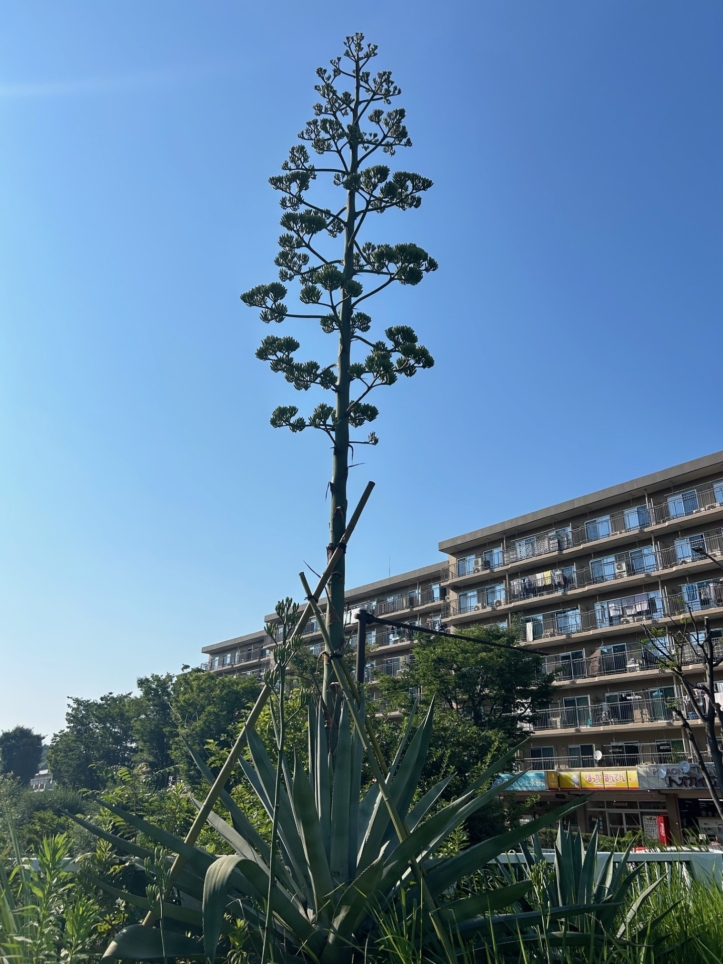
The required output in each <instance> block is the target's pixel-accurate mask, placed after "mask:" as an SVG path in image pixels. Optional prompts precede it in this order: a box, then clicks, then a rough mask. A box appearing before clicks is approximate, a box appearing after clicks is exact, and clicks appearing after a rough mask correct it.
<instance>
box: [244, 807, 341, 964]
mask: <svg viewBox="0 0 723 964" xmlns="http://www.w3.org/2000/svg"><path fill="white" fill-rule="evenodd" d="M309 792H311V790H310V791H309ZM238 869H239V870H240V871H241V872H242V873H243V875H244V877H246V878H247V879H248V880H249V882H250V883H251V884H252V886H253V887H254V888H255V890H256V891H257V892H258V893H259V894H263V895H264V900H265V899H266V893H267V890H268V885H269V878H268V874H267V873H265V872H264V871H263V870H262V869H261V867H259V865H258V864H257V863H254V862H253V861H243V860H242V861H241V862H240V863H239V865H238ZM273 904H274V914H275V916H276V918H277V919H278V920H280V921H281V923H282V924H283V925H284V927H285V928H286V929H287V931H288V932H289V933H290V934H293V935H294V937H295V938H296V940H297V941H298V942H299V944H300V945H302V946H305V947H307V948H308V949H309V952H310V953H311V954H312V955H316V956H318V953H319V951H320V949H321V947H322V946H323V943H324V941H325V940H326V936H325V934H324V933H323V931H321V930H318V929H316V928H314V926H313V924H311V922H310V921H309V919H308V917H305V916H304V914H302V913H301V911H300V910H299V909H298V908H297V907H296V905H295V904H294V903H293V902H292V901H291V900H289V898H288V897H287V896H286V895H285V894H284V893H283V891H282V890H280V889H279V888H278V887H277V888H275V890H274V897H273Z"/></svg>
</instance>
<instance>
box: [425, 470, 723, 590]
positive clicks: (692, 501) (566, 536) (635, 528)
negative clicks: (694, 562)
mask: <svg viewBox="0 0 723 964" xmlns="http://www.w3.org/2000/svg"><path fill="white" fill-rule="evenodd" d="M721 506H723V482H720V483H716V484H715V485H713V486H710V487H700V488H690V489H686V490H684V491H681V492H677V493H671V494H670V495H669V496H666V500H665V502H661V503H657V504H650V505H647V506H641V507H631V508H630V509H623V510H621V511H619V512H611V513H609V514H607V515H605V516H602V517H599V518H598V519H589V520H588V521H587V522H585V523H583V524H582V525H580V526H576V527H575V528H567V529H557V530H554V531H549V532H544V533H538V534H536V535H532V536H527V537H524V538H520V539H518V540H516V544H515V545H513V546H511V547H509V548H507V549H505V550H504V551H498V552H497V554H496V559H497V560H499V563H498V564H497V565H496V564H495V556H492V557H489V556H488V558H486V559H485V558H484V557H483V556H475V557H474V559H472V558H471V557H466V558H464V559H458V560H457V561H456V564H455V563H453V564H452V565H451V566H450V568H449V570H448V571H447V572H446V573H444V575H443V576H442V579H443V581H447V580H449V579H457V578H459V577H461V576H469V575H474V574H477V573H482V574H483V573H485V572H491V571H493V570H494V569H496V568H498V567H499V566H509V565H512V564H514V563H519V562H524V561H525V560H526V559H531V558H534V557H535V556H546V555H549V554H550V553H561V552H564V550H565V549H571V548H573V547H575V546H580V545H585V544H587V543H595V542H599V541H600V540H602V539H608V538H610V537H612V536H617V535H622V534H625V533H629V534H630V535H634V534H635V533H636V532H640V531H644V530H645V529H648V528H650V527H651V526H656V525H662V524H664V523H666V522H671V521H674V520H676V519H682V518H686V517H688V516H691V515H695V514H697V513H702V512H707V511H709V510H711V509H715V508H720V507H721ZM638 508H639V509H640V510H641V511H640V512H638V511H637V509H638Z"/></svg>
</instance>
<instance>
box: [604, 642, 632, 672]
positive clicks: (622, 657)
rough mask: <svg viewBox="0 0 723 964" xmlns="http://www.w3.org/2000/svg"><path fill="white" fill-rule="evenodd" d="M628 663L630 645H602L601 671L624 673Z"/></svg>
mask: <svg viewBox="0 0 723 964" xmlns="http://www.w3.org/2000/svg"><path fill="white" fill-rule="evenodd" d="M627 665H628V647H627V645H626V644H625V643H614V644H613V645H612V646H601V647H600V672H601V673H602V674H605V673H622V672H624V671H625V669H626V668H627Z"/></svg>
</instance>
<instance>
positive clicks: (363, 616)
mask: <svg viewBox="0 0 723 964" xmlns="http://www.w3.org/2000/svg"><path fill="white" fill-rule="evenodd" d="M356 618H357V621H358V623H359V632H358V634H357V644H356V681H357V683H358V684H359V686H362V685H363V683H364V672H365V670H366V665H367V620H368V619H369V613H368V612H367V611H366V609H360V610H359V612H358V613H357V614H356Z"/></svg>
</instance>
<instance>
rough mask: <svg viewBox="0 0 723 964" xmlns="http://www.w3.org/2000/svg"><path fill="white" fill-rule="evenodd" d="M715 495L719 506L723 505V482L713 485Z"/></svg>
mask: <svg viewBox="0 0 723 964" xmlns="http://www.w3.org/2000/svg"><path fill="white" fill-rule="evenodd" d="M713 495H714V496H715V500H716V502H717V503H718V505H723V482H714V483H713Z"/></svg>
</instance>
